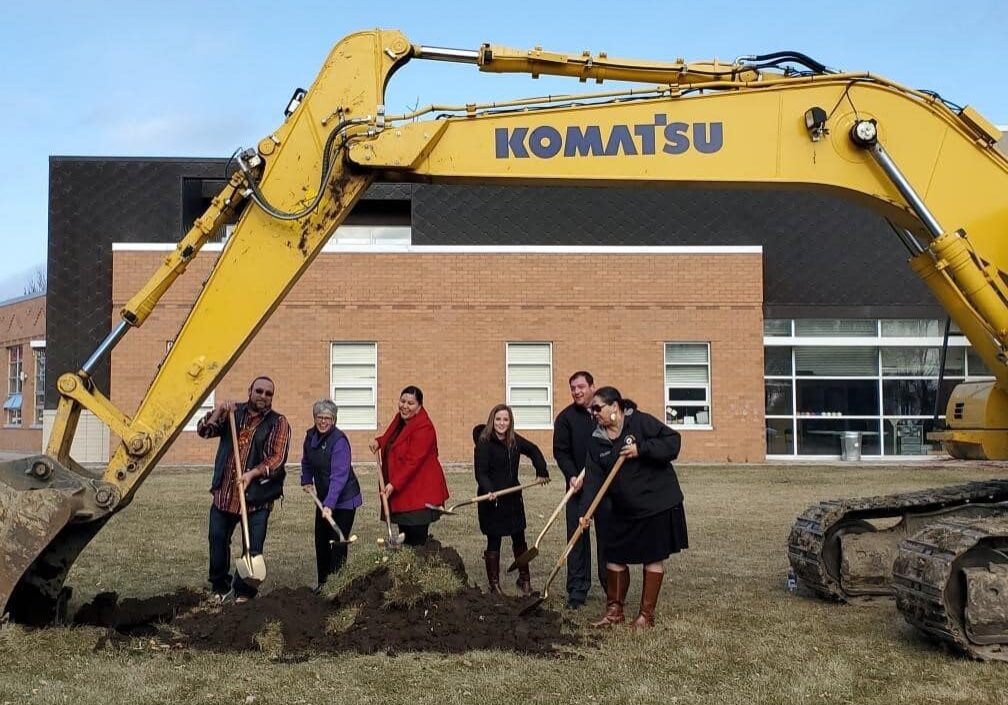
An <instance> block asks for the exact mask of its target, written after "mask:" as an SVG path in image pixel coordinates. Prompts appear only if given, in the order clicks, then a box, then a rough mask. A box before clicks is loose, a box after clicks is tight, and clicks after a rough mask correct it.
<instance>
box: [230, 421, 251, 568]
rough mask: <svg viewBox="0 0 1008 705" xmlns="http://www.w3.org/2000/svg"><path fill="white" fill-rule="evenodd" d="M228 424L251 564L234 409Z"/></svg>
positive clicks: (246, 552)
mask: <svg viewBox="0 0 1008 705" xmlns="http://www.w3.org/2000/svg"><path fill="white" fill-rule="evenodd" d="M228 425H229V426H230V427H231V443H232V453H233V454H234V467H235V478H236V479H237V480H238V506H239V507H240V508H241V526H242V539H243V540H244V542H245V551H244V552H243V553H244V554H245V555H246V556H249V561H250V562H249V565H251V555H252V554H251V551H252V541H251V540H250V539H249V525H248V507H246V506H245V483H244V482H242V471H241V467H239V466H240V465H241V452H240V451H239V449H238V426H237V424H236V423H235V415H234V409H230V410H229V411H228Z"/></svg>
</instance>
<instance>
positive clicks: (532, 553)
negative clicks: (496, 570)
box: [507, 546, 539, 573]
mask: <svg viewBox="0 0 1008 705" xmlns="http://www.w3.org/2000/svg"><path fill="white" fill-rule="evenodd" d="M538 555H539V549H538V548H536V547H535V546H533V547H532V548H530V549H529V550H527V551H525V553H523V554H521V555H520V556H518V557H517V558H515V559H514V561H512V563H511V565H509V566H508V569H507V572H509V573H511V572H513V571H515V570H518V569H519V568H528V564H529V563H531V562H532V559H533V558H535V557H536V556H538Z"/></svg>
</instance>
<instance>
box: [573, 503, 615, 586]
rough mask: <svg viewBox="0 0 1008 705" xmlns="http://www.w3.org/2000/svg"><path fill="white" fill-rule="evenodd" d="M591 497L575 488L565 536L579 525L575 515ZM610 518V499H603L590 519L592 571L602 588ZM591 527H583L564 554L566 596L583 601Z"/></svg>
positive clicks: (588, 579)
mask: <svg viewBox="0 0 1008 705" xmlns="http://www.w3.org/2000/svg"><path fill="white" fill-rule="evenodd" d="M590 504H591V501H590V500H589V499H588V498H586V497H585V494H584V492H578V493H577V494H576V495H574V496H573V497H571V499H570V501H569V502H567V507H566V519H567V540H568V541H570V539H571V536H573V535H574V532H575V531H576V530H577V527H578V519H580V518H581V517H582V516H584V515H585V513H586V512H587V511H588V505H590ZM608 518H609V500H608V499H603V500H602V502H601V504H599V506H598V509H597V510H596V512H595V516H594V517H593V521H594V524H595V558H596V565H595V569H596V571H595V574H596V575H597V576H598V581H599V585H600V586H601V588H602V592H603V593H604V592H605V589H606V560H605V529H606V522H607V520H608ZM591 568H592V558H591V530H590V529H589V530H585V531H584V533H582V534H581V538H580V539H578V542H577V543H576V544H574V548H572V549H571V552H570V554H568V556H567V599H568V600H569V601H571V602H584V601H585V598H586V597H587V596H588V590H589V589H590V588H591Z"/></svg>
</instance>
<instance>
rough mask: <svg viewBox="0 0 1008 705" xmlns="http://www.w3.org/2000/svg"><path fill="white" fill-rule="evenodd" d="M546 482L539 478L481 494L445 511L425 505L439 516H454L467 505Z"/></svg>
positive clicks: (443, 508)
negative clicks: (460, 508) (457, 510)
mask: <svg viewBox="0 0 1008 705" xmlns="http://www.w3.org/2000/svg"><path fill="white" fill-rule="evenodd" d="M546 482H547V480H546V478H544V477H540V478H538V479H536V481H535V482H529V483H528V484H525V485H515V486H514V487H508V488H507V489H504V490H497V491H496V492H488V493H487V494H481V495H480V496H479V497H473V498H472V499H467V500H466V501H464V502H459V503H458V504H453V505H451V506H450V507H448V508H447V509H446V508H445V507H438V506H435V505H433V504H428V505H426V506H427V508H428V509H430V510H432V511H435V512H438V513H440V514H454V513H455V510H456V509H458V508H459V507H465V506H466V505H469V504H477V503H479V502H485V501H486V500H488V499H490V497H491V496H493V497H494V498H497V497H503V496H504V495H506V494H512V493H513V492H521V491H522V490H527V489H528V488H529V487H538V486H539V485H545V484H546Z"/></svg>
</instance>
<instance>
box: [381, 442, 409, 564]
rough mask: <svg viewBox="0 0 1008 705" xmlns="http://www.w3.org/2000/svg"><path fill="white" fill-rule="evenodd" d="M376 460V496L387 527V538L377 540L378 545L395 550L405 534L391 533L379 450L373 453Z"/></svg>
mask: <svg viewBox="0 0 1008 705" xmlns="http://www.w3.org/2000/svg"><path fill="white" fill-rule="evenodd" d="M375 455H376V456H377V458H378V495H379V496H380V497H381V504H382V510H383V511H384V512H385V526H387V527H388V538H387V539H378V543H383V544H385V547H386V548H390V549H393V550H395V549H397V548H399V547H400V546H402V545H403V542H404V541H405V540H406V534H403V533H400V534H398V535H396V534H393V533H392V512H391V511H389V503H388V497H386V496H385V476H384V475H383V474H382V462H381V460H382V457H381V449H380V448H379V449H378V450H377V451H375Z"/></svg>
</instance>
